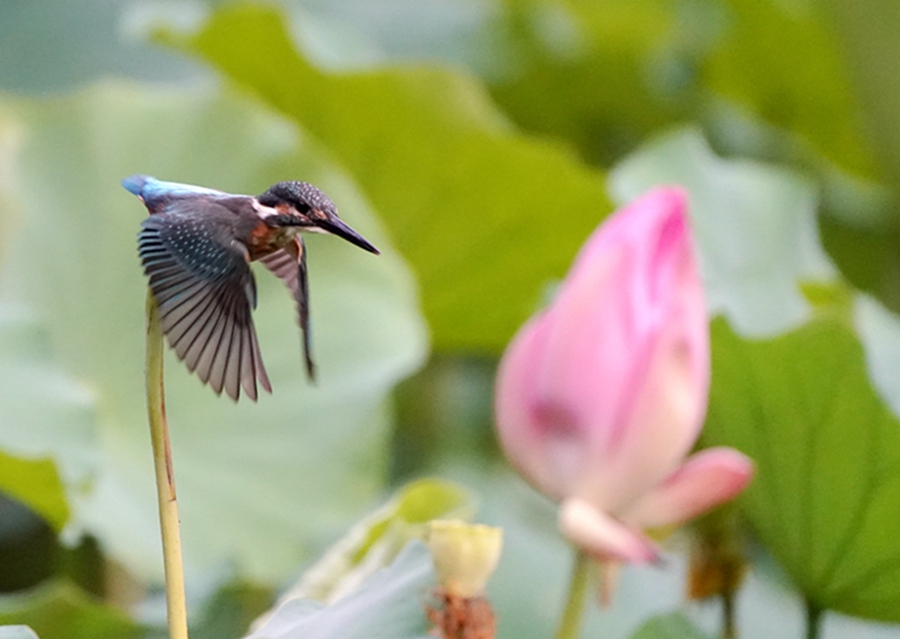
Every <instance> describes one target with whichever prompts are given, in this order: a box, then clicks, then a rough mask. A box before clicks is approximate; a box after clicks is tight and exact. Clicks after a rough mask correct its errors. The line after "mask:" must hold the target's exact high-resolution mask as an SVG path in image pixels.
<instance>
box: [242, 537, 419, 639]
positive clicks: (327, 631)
mask: <svg viewBox="0 0 900 639" xmlns="http://www.w3.org/2000/svg"><path fill="white" fill-rule="evenodd" d="M435 585H436V584H435V574H434V567H433V566H432V563H431V555H430V554H429V552H428V549H427V548H426V547H425V546H424V545H423V544H422V543H420V542H413V543H411V544H409V545H408V546H407V547H406V549H405V550H404V551H403V552H401V553H400V555H399V556H398V557H397V558H396V559H395V560H394V562H393V563H392V564H391V566H390V567H388V568H383V569H382V570H380V571H378V572H377V573H375V574H374V575H372V576H371V577H369V578H368V579H367V580H366V581H365V582H364V583H363V584H362V585H361V586H360V587H359V588H357V589H356V590H354V591H353V592H351V593H350V594H348V595H347V596H345V597H343V598H342V599H340V600H339V601H337V602H335V603H333V604H331V605H329V606H325V607H323V605H322V604H321V603H319V602H317V601H315V600H302V599H292V600H290V601H287V602H285V603H284V604H282V605H281V606H279V607H278V608H277V609H276V610H275V611H274V612H273V613H272V616H271V617H270V618H269V619H268V620H267V621H266V622H265V623H264V624H263V625H262V626H260V627H259V628H257V629H256V630H255V631H254V632H253V633H252V634H250V635H248V637H247V639H301V638H302V637H315V638H316V639H370V638H371V637H391V638H393V639H407V638H412V637H415V638H417V639H425V638H426V637H428V636H429V635H428V628H427V625H426V622H425V619H426V618H425V609H424V607H423V603H424V602H425V601H427V594H428V590H429V588H433V587H434V586H435Z"/></svg>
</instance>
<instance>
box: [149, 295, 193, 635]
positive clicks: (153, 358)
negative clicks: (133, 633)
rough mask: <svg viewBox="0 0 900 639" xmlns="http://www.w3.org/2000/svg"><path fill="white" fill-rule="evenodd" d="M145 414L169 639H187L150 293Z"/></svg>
mask: <svg viewBox="0 0 900 639" xmlns="http://www.w3.org/2000/svg"><path fill="white" fill-rule="evenodd" d="M147 412H148V415H149V418H150V439H151V441H152V443H153V463H154V466H155V467H156V492H157V495H158V497H159V524H160V528H161V529H162V547H163V564H164V566H165V575H166V610H167V616H168V621H169V639H187V636H188V627H187V604H186V601H185V594H184V567H183V565H182V562H181V533H180V532H179V529H178V502H177V501H176V498H175V475H174V472H173V469H172V448H171V446H170V445H169V426H168V424H167V423H166V400H165V394H164V391H163V337H162V327H161V326H160V323H159V309H158V308H157V306H156V300H155V299H154V298H153V293H151V292H150V291H148V292H147Z"/></svg>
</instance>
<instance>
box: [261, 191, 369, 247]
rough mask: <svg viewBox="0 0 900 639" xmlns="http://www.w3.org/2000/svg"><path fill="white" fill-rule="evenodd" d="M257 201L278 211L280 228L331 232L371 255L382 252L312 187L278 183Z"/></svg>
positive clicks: (277, 217)
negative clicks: (339, 215)
mask: <svg viewBox="0 0 900 639" xmlns="http://www.w3.org/2000/svg"><path fill="white" fill-rule="evenodd" d="M256 199H257V201H258V202H259V203H260V204H262V205H263V206H268V207H271V208H274V209H275V210H276V211H277V215H276V216H275V219H273V220H272V221H273V222H275V223H276V224H278V225H281V226H300V227H303V228H306V229H308V230H310V231H319V232H321V233H331V234H332V235H337V236H338V237H342V238H344V239H345V240H347V241H348V242H350V243H352V244H355V245H356V246H358V247H360V248H362V249H365V250H367V251H369V252H370V253H375V254H376V255H378V253H379V251H378V249H377V248H375V247H374V246H373V245H372V244H371V243H370V242H369V241H368V240H366V239H365V238H364V237H363V236H362V235H360V234H359V233H357V232H356V231H354V230H353V229H352V228H350V226H348V225H347V224H346V223H345V222H344V221H343V220H341V218H339V217H338V214H337V207H336V206H335V205H334V202H332V201H331V199H330V198H329V197H328V196H327V195H325V194H324V193H322V191H320V190H319V189H317V188H316V187H314V186H313V185H312V184H309V183H307V182H278V183H277V184H273V185H272V186H270V187H269V188H268V190H267V191H266V192H265V193H263V194H262V195H260V196H258V197H257V198H256Z"/></svg>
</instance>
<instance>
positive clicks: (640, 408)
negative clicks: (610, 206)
mask: <svg viewBox="0 0 900 639" xmlns="http://www.w3.org/2000/svg"><path fill="white" fill-rule="evenodd" d="M685 209H686V205H685V196H684V194H683V193H682V192H681V191H680V190H677V189H658V190H655V191H652V192H651V193H648V194H647V195H645V196H644V197H642V198H641V199H639V200H638V201H636V202H634V203H633V204H631V205H630V206H628V207H626V208H624V209H622V210H621V211H619V212H617V213H615V214H614V215H613V216H611V217H610V218H609V219H608V220H607V221H606V222H605V223H604V224H603V225H602V226H601V227H600V228H599V229H598V230H597V231H595V232H594V234H593V235H592V236H591V237H590V239H589V240H588V241H587V243H586V244H585V246H584V247H583V248H582V250H581V253H580V254H579V255H578V258H577V259H576V261H575V264H574V266H573V267H572V269H571V271H570V272H569V274H568V276H567V277H566V279H565V281H564V282H563V284H562V286H561V287H560V291H559V293H558V295H557V297H556V300H555V301H554V302H553V304H552V305H551V306H550V307H549V308H548V309H547V310H545V311H543V312H542V313H540V314H538V315H537V316H536V317H534V318H532V319H531V320H530V321H529V322H528V323H526V324H525V326H523V327H522V329H521V330H520V331H519V333H518V334H517V335H516V337H515V338H514V339H513V341H512V343H511V344H510V346H509V348H508V349H507V351H506V353H505V355H504V357H503V360H502V361H501V363H500V370H499V373H498V376H497V392H496V417H497V430H498V432H499V436H500V442H501V444H502V446H503V449H504V450H505V451H506V454H507V456H508V457H509V459H510V460H511V461H512V463H513V464H514V465H515V466H516V467H517V468H518V469H519V471H520V472H521V473H522V475H524V476H525V477H526V478H527V479H528V480H529V481H530V482H531V483H532V484H533V485H534V486H535V487H536V488H537V489H538V490H540V491H542V492H544V493H546V494H547V495H549V496H550V497H552V498H554V499H556V500H558V501H561V502H563V507H562V508H561V509H560V525H561V527H562V529H563V532H564V534H566V536H567V537H569V538H570V539H571V540H572V541H573V542H575V543H576V544H578V545H579V546H582V547H583V548H585V549H586V550H588V551H589V552H592V553H594V554H596V555H598V556H611V557H617V558H621V559H626V560H630V561H648V560H651V559H653V558H654V557H655V550H654V547H653V545H652V543H651V542H650V541H649V540H647V539H646V538H645V537H644V536H643V534H642V533H641V532H640V529H641V528H643V527H645V526H648V525H654V526H655V525H661V524H664V523H675V522H678V521H683V520H685V519H687V518H689V517H691V516H694V515H696V514H698V513H699V512H700V511H701V510H703V509H707V508H710V507H712V506H714V505H715V504H717V503H720V502H723V501H726V500H728V499H731V498H732V497H734V496H735V495H736V494H737V493H739V492H740V491H741V490H742V489H743V488H744V486H745V485H746V484H747V482H748V481H749V479H750V477H751V475H752V464H751V462H750V460H749V459H747V458H746V457H744V456H743V455H741V454H740V453H737V452H736V451H732V450H730V449H722V450H718V451H707V452H705V453H701V454H700V455H699V456H698V457H697V458H696V462H692V461H688V463H687V464H685V465H682V462H683V461H684V458H685V456H686V455H687V454H688V452H689V451H690V450H691V447H692V446H693V445H694V443H695V442H696V440H697V437H698V436H699V434H700V429H701V427H702V425H703V419H704V417H705V415H706V406H707V399H708V394H709V375H710V360H709V323H708V320H707V317H706V307H705V304H704V299H703V287H702V283H701V280H700V273H699V270H698V267H697V260H696V255H695V252H694V247H693V243H692V239H691V233H690V228H689V226H688V218H687V214H686V210H685Z"/></svg>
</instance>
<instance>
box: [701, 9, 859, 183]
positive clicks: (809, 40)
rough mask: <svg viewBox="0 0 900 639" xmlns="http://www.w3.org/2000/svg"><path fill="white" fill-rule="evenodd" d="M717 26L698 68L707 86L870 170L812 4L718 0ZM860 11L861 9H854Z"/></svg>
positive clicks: (832, 43) (828, 33) (837, 55)
mask: <svg viewBox="0 0 900 639" xmlns="http://www.w3.org/2000/svg"><path fill="white" fill-rule="evenodd" d="M722 5H723V6H724V8H725V12H724V13H725V15H724V25H725V27H724V28H723V29H722V30H721V31H720V34H719V38H718V39H717V41H716V44H715V46H714V47H713V48H712V50H711V51H710V52H709V54H708V55H707V56H706V57H705V59H704V61H703V62H702V65H701V70H700V74H701V75H700V77H701V81H702V82H703V83H704V84H705V85H706V86H707V88H708V89H710V90H712V91H715V92H719V93H721V94H723V95H725V96H726V97H728V98H730V99H732V100H735V101H736V102H738V103H739V104H740V105H741V106H743V107H746V108H749V109H751V110H752V111H753V112H754V113H755V114H756V115H758V116H759V117H761V118H763V119H764V120H766V121H768V122H770V123H772V124H775V125H777V126H780V127H783V128H785V129H788V130H790V131H794V132H796V133H799V134H800V135H802V136H803V137H804V138H805V139H807V140H809V141H810V142H811V143H812V144H813V145H814V146H815V147H816V148H817V149H818V150H819V151H820V152H821V153H822V154H823V155H825V156H826V157H827V158H829V159H830V160H831V161H833V162H836V163H837V164H839V165H841V166H843V167H845V168H847V169H850V170H851V171H853V172H855V173H872V171H873V159H872V154H871V152H872V149H871V148H870V146H869V144H868V141H867V140H866V137H865V128H864V122H863V118H862V114H861V112H860V109H859V107H860V103H859V100H858V99H857V97H856V96H855V95H854V86H853V83H852V82H851V78H850V73H849V71H850V69H849V68H848V64H847V61H846V60H845V58H844V57H843V52H842V49H841V46H840V43H839V41H838V40H837V38H836V37H835V36H834V33H833V30H832V25H830V24H829V23H828V21H827V16H826V15H824V12H823V11H822V9H821V4H820V3H816V2H797V3H791V4H787V3H784V2H781V1H780V0H722ZM859 10H863V9H859Z"/></svg>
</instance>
